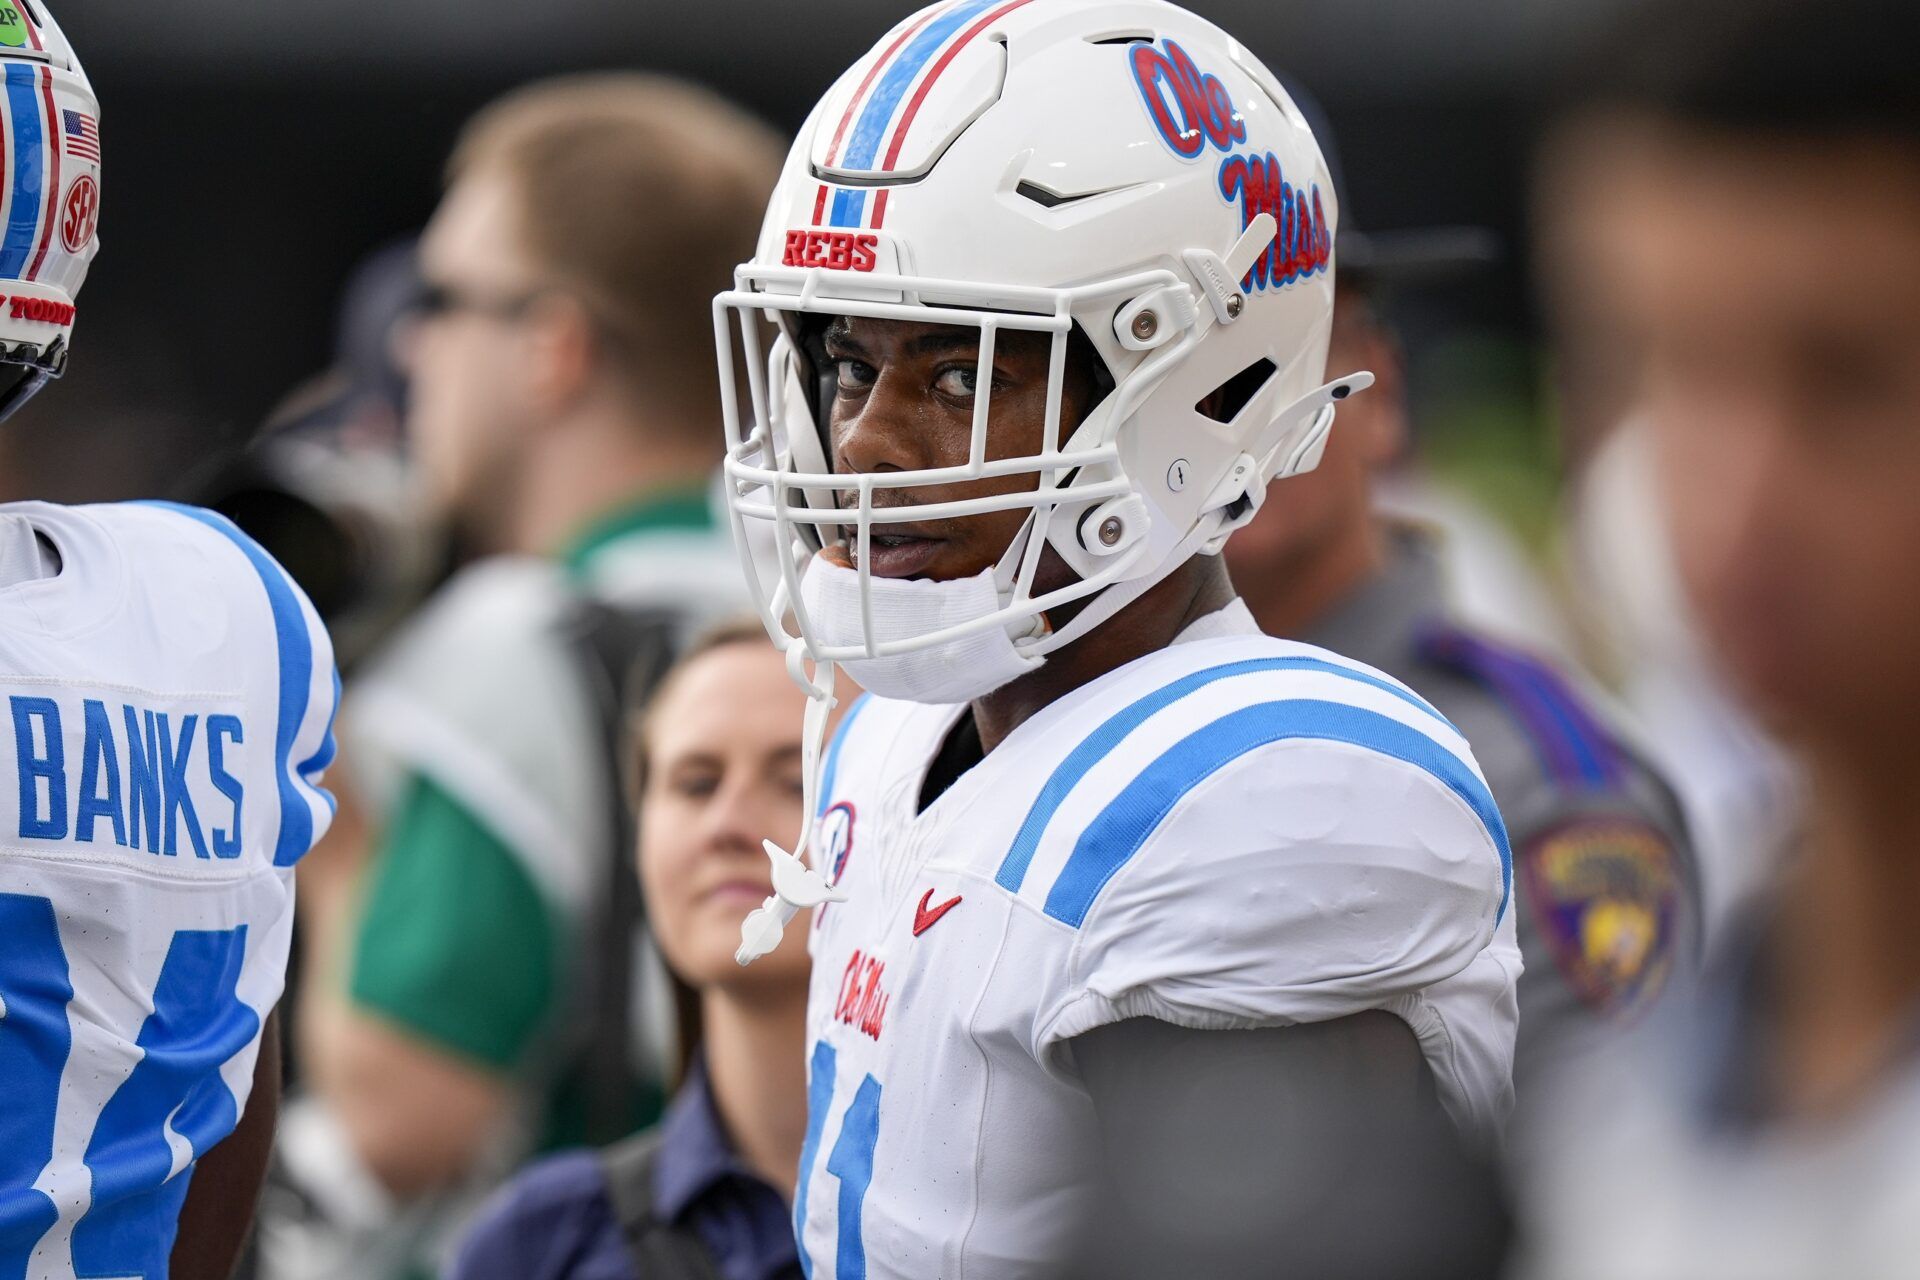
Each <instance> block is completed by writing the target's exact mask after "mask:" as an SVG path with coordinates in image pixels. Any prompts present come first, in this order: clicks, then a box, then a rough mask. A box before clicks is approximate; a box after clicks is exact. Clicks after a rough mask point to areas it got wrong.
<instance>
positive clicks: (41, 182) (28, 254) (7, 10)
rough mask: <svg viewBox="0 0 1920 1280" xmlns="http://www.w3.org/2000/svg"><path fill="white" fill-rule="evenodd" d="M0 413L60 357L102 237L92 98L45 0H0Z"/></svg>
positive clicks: (34, 387)
mask: <svg viewBox="0 0 1920 1280" xmlns="http://www.w3.org/2000/svg"><path fill="white" fill-rule="evenodd" d="M0 75H4V76H5V86H4V93H0V127H4V129H5V136H4V143H5V145H4V147H0V374H4V376H3V377H0V418H5V417H6V416H7V415H8V414H10V413H12V412H13V411H14V410H15V409H17V408H19V407H20V406H21V405H22V404H24V403H26V401H27V400H28V399H29V398H30V397H31V396H32V395H33V394H34V392H36V391H38V390H39V389H40V388H41V387H42V386H44V385H46V382H47V379H49V378H57V377H59V376H60V375H61V374H62V373H63V372H65V370H66V367H67V346H68V342H69V339H70V337H71V335H72V333H73V319H74V299H75V298H76V297H78V296H79V293H80V284H81V282H82V281H83V280H85V279H86V276H87V267H88V265H89V264H90V263H91V262H92V261H93V255H94V254H95V252H97V251H98V249H99V247H100V238H99V234H98V227H99V219H100V104H99V102H98V100H97V99H95V97H94V96H93V86H92V85H91V84H89V83H88V81H87V73H86V72H85V71H83V70H81V68H80V59H79V57H78V56H77V55H75V53H74V51H73V47H72V46H71V45H69V44H68V43H67V38H66V36H64V35H63V34H61V31H60V26H59V24H58V23H56V22H55V21H54V20H53V15H52V14H51V13H49V12H47V8H46V4H45V0H0Z"/></svg>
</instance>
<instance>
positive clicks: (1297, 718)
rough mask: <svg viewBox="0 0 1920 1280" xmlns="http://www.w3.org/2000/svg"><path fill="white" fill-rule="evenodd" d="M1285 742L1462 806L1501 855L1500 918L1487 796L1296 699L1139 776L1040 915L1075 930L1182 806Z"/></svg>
mask: <svg viewBox="0 0 1920 1280" xmlns="http://www.w3.org/2000/svg"><path fill="white" fill-rule="evenodd" d="M1287 738H1317V739H1321V740H1324V741H1330V742H1345V743H1349V744H1351V745H1353V746H1357V747H1364V748H1366V749H1367V750H1369V751H1376V752H1378V753H1380V754H1381V755H1385V756H1391V757H1393V758H1394V759H1396V760H1404V761H1405V762H1407V763H1408V764H1411V765H1414V766H1416V767H1418V768H1420V769H1424V770H1425V771H1426V772H1427V773H1429V774H1431V775H1433V777H1435V778H1436V779H1438V780H1439V781H1440V782H1442V783H1444V784H1445V785H1446V787H1447V788H1448V789H1449V790H1451V791H1452V792H1453V793H1454V794H1455V795H1457V796H1459V797H1460V798H1461V799H1462V800H1463V801H1465V802H1466V804H1467V807H1468V808H1470V809H1472V810H1473V812H1474V813H1475V815H1477V816H1478V817H1479V819H1480V822H1481V824H1482V825H1483V826H1485V827H1486V830H1487V834H1488V835H1489V836H1490V837H1491V838H1492V840H1493V843H1494V846H1495V848H1497V849H1498V850H1499V853H1500V886H1501V888H1500V908H1499V912H1498V913H1497V914H1496V915H1495V917H1494V919H1495V921H1496V922H1497V921H1498V920H1499V919H1500V918H1501V916H1504V915H1505V914H1506V910H1507V898H1508V895H1509V893H1510V892H1511V889H1512V884H1513V852H1512V849H1511V847H1510V846H1509V845H1508V843H1507V828H1506V824H1505V823H1504V822H1502V821H1501V819H1500V810H1499V809H1498V808H1497V807H1496V806H1495V805H1494V802H1493V795H1492V794H1491V793H1490V792H1489V791H1488V790H1487V786H1486V784H1485V783H1484V782H1482V781H1481V780H1480V779H1479V777H1478V776H1477V775H1476V774H1475V773H1474V772H1473V770H1472V769H1470V768H1468V767H1467V765H1466V763H1465V762H1464V761H1462V760H1461V759H1460V757H1458V756H1456V755H1454V754H1453V752H1451V751H1449V750H1447V749H1446V748H1445V747H1443V746H1441V745H1440V744H1439V743H1437V742H1435V741H1434V740H1433V739H1432V738H1429V737H1428V736H1427V735H1426V734H1424V733H1421V732H1420V731H1419V730H1418V729H1414V728H1411V727H1409V726H1408V725H1405V724H1403V723H1401V722H1400V721H1398V720H1395V719H1394V718H1392V717H1391V716H1383V715H1381V714H1380V713H1379V712H1377V711H1368V710H1366V709H1364V708H1362V707H1354V706H1348V705H1346V704H1344V703H1338V702H1323V701H1320V700H1317V699H1309V698H1296V699H1290V700H1287V701H1284V702H1263V703H1258V704H1256V705H1254V706H1251V707H1243V708H1241V709H1240V710H1238V711H1232V712H1229V713H1228V714H1226V715H1224V716H1222V717H1221V718H1220V719H1218V720H1215V721H1214V722H1213V723H1211V724H1209V725H1206V726H1205V727H1203V728H1201V729H1198V730H1196V731H1194V732H1193V733H1191V734H1188V735H1187V736H1186V737H1185V738H1183V739H1181V740H1180V741H1179V742H1178V743H1176V744H1175V745H1174V746H1173V747H1171V748H1169V749H1168V750H1167V751H1166V752H1165V753H1163V754H1162V755H1161V756H1160V758H1159V759H1157V760H1155V761H1154V762H1153V763H1152V764H1150V765H1148V766H1147V767H1146V768H1145V769H1144V770H1142V771H1141V772H1140V775H1139V776H1138V777H1136V778H1135V779H1134V780H1133V781H1132V782H1130V783H1128V784H1127V786H1126V788H1125V789H1124V790H1122V791H1121V792H1120V794H1119V795H1117V796H1115V797H1114V798H1113V800H1112V802H1111V803H1109V804H1108V805H1107V807H1106V808H1105V809H1104V810H1102V811H1101V813H1100V816H1099V817H1097V818H1095V819H1094V820H1093V822H1092V823H1090V824H1089V825H1088V827H1087V829H1086V830H1085V831H1084V832H1083V833H1081V836H1080V840H1079V842H1078V843H1077V844H1076V845H1075V846H1074V849H1073V853H1072V855H1071V856H1069V857H1068V859H1067V865H1066V866H1065V867H1064V868H1062V870H1061V872H1060V878H1059V879H1058V880H1056V881H1054V885H1053V889H1052V890H1051V891H1050V892H1049V893H1048V894H1047V902H1046V908H1045V910H1046V913H1047V914H1048V915H1050V916H1052V917H1053V918H1054V919H1056V920H1059V921H1062V922H1063V923H1066V924H1069V925H1072V926H1074V927H1075V928H1078V927H1079V926H1080V924H1081V923H1082V922H1083V921H1084V920H1085V919H1086V918H1087V912H1088V911H1089V910H1091V909H1092V907H1093V902H1094V899H1095V898H1097V897H1098V896H1099V894H1100V890H1101V889H1102V888H1104V887H1105V886H1106V884H1107V882H1108V881H1109V880H1111V879H1113V877H1114V876H1115V875H1117V874H1118V873H1119V871H1120V869H1121V868H1122V867H1124V866H1126V865H1127V863H1128V861H1129V860H1131V859H1132V857H1133V855H1134V854H1136V853H1138V852H1139V851H1140V846H1141V845H1143V844H1145V843H1146V842H1147V840H1148V838H1149V837H1151V836H1152V835H1153V833H1154V832H1155V831H1156V830H1157V829H1158V828H1159V826H1160V823H1161V822H1162V821H1163V820H1164V819H1165V818H1166V816H1167V814H1168V813H1170V812H1172V810H1173V807H1174V806H1175V805H1176V804H1178V803H1179V802H1180V799H1181V797H1182V796H1184V795H1186V794H1187V792H1189V791H1191V790H1193V788H1195V787H1196V786H1198V785H1200V783H1201V782H1203V781H1205V780H1206V779H1207V778H1209V777H1211V776H1212V775H1213V774H1214V773H1216V772H1218V771H1219V770H1220V769H1222V768H1224V767H1225V766H1226V765H1228V764H1230V763H1231V762H1233V761H1234V760H1237V759H1239V758H1240V757H1241V756H1243V755H1245V754H1247V753H1248V752H1249V751H1253V750H1255V749H1256V748H1259V747H1263V746H1266V745H1268V744H1269V743H1273V742H1279V741H1281V740H1283V739H1287Z"/></svg>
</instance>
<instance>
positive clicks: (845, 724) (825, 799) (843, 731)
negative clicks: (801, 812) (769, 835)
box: [813, 693, 873, 818]
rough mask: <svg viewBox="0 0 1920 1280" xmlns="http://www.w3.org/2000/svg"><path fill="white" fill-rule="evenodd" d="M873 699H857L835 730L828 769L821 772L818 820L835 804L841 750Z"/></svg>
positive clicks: (829, 749)
mask: <svg viewBox="0 0 1920 1280" xmlns="http://www.w3.org/2000/svg"><path fill="white" fill-rule="evenodd" d="M871 697H873V695H872V694H870V693H863V694H861V695H860V696H859V697H857V698H855V699H854V700H853V705H852V706H850V707H848V708H847V714H846V715H845V716H843V717H841V720H840V727H839V728H837V729H835V730H834V733H833V741H832V742H831V743H829V744H828V746H827V763H826V767H825V768H823V769H821V770H820V798H819V804H818V806H817V811H816V812H815V813H814V815H813V816H814V817H816V818H817V817H819V816H820V815H821V814H823V813H825V812H826V811H827V809H828V808H829V807H831V806H832V804H833V784H834V781H835V780H836V779H837V778H838V777H839V775H840V748H842V747H844V746H846V745H847V731H848V730H849V729H851V728H853V722H854V721H855V720H857V719H858V718H859V717H860V713H861V711H863V710H864V709H865V708H866V705H867V700H868V699H869V698H871Z"/></svg>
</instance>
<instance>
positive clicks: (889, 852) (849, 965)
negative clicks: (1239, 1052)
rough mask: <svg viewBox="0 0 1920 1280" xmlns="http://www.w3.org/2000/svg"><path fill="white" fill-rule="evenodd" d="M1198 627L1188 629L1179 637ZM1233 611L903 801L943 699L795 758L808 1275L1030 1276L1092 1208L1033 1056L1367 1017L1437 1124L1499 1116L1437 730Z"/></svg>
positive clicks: (1399, 698)
mask: <svg viewBox="0 0 1920 1280" xmlns="http://www.w3.org/2000/svg"><path fill="white" fill-rule="evenodd" d="M1201 632H1206V633H1209V634H1210V636H1211V638H1205V639H1192V638H1191V636H1192V635H1194V634H1198V633H1201ZM1251 632H1254V627H1253V624H1252V619H1251V617H1249V616H1248V615H1247V613H1246V610H1245V607H1244V606H1243V605H1240V604H1239V603H1238V602H1236V603H1235V604H1234V605H1233V606H1231V607H1230V609H1228V610H1224V611H1222V613H1220V614H1216V615H1214V617H1213V618H1209V619H1203V620H1202V622H1201V623H1199V624H1196V627H1195V628H1193V629H1191V630H1190V632H1189V635H1188V636H1187V637H1183V640H1184V641H1185V642H1184V643H1179V644H1175V645H1174V646H1172V647H1170V648H1168V649H1165V650H1163V651H1161V652H1159V653H1155V654H1153V655H1150V656H1148V657H1146V658H1143V659H1141V660H1139V661H1136V662H1133V663H1131V664H1129V665H1127V666H1125V667H1122V668H1121V669H1119V670H1117V671H1114V672H1112V673H1110V674H1108V675H1107V676H1105V677H1103V678H1101V679H1099V680H1096V681H1094V682H1093V683H1091V684H1089V685H1087V686H1085V687H1083V688H1081V689H1079V690H1077V691H1075V692H1074V693H1072V694H1070V695H1069V696H1067V697H1065V698H1063V699H1061V700H1060V701H1058V702H1055V703H1053V704H1052V705H1051V706H1049V707H1047V708H1046V709H1045V710H1043V711H1041V712H1040V713H1039V714H1038V715H1035V716H1034V717H1033V718H1032V719H1030V720H1028V721H1027V722H1026V723H1025V724H1023V725H1021V726H1020V727H1019V728H1018V729H1016V730H1015V731H1014V732H1013V733H1012V734H1011V735H1009V736H1008V737H1007V739H1006V740H1005V741H1004V742H1002V743H1001V744H1000V745H999V746H998V747H996V748H995V749H994V750H993V751H992V752H991V753H990V754H988V755H987V756H986V758H985V759H984V760H983V761H982V762H980V763H978V764H976V765H975V766H974V767H973V768H972V769H970V770H968V771H967V772H966V773H965V774H963V775H962V776H961V777H960V778H959V779H958V780H957V781H955V782H954V783H953V784H952V786H950V787H949V788H948V789H947V791H946V792H945V793H943V794H942V795H940V796H939V797H938V798H937V799H935V800H934V801H933V803H932V804H931V805H930V806H928V808H927V809H926V811H925V812H919V811H918V802H919V794H920V790H921V785H922V781H923V779H924V776H925V774H926V771H927V767H928V764H929V763H930V762H931V761H932V760H933V759H934V757H935V755H936V753H937V752H938V751H939V749H940V746H941V744H942V743H943V742H944V740H945V738H946V736H947V734H948V732H949V731H950V730H951V729H952V727H953V726H954V724H955V723H956V721H957V720H958V718H959V717H960V715H961V714H962V713H963V711H964V708H963V707H958V706H949V707H938V706H920V705H915V704H912V703H904V702H893V701H886V700H881V699H875V698H867V699H864V700H863V701H862V702H861V703H859V704H857V705H856V706H855V707H854V708H853V709H851V710H850V711H849V713H848V716H847V718H846V720H845V722H844V723H843V726H842V728H841V729H840V731H839V734H838V735H837V737H836V739H835V741H834V743H833V745H832V746H831V747H830V748H829V752H828V758H827V763H826V766H825V768H824V771H823V772H824V777H823V789H822V804H823V811H822V815H821V825H820V827H819V836H818V843H817V844H816V846H815V847H816V849H817V851H818V852H817V854H816V856H817V858H818V859H819V863H820V865H821V866H823V867H824V868H826V869H827V870H828V872H829V874H831V875H833V876H835V877H837V879H838V881H839V883H840V884H841V885H842V886H843V887H844V888H845V890H846V891H847V893H848V895H849V897H848V900H847V901H846V902H844V903H835V904H830V905H828V906H826V907H824V908H822V909H820V911H818V912H817V913H816V918H815V921H814V925H813V932H812V950H813V956H814V967H813V979H812V982H813V985H812V989H811V998H810V1000H809V1006H808V1018H807V1020H808V1038H809V1041H810V1049H809V1054H810V1060H809V1067H808V1103H809V1107H808V1120H807V1135H806V1145H805V1148H804V1150H803V1152H802V1155H801V1165H800V1180H799V1184H798V1187H797V1192H796V1201H795V1206H794V1209H795V1216H796V1219H797V1222H798V1225H799V1229H800V1237H801V1247H802V1253H803V1256H804V1257H805V1259H806V1260H807V1261H806V1266H807V1269H808V1273H809V1275H810V1276H811V1277H812V1280H852V1278H853V1277H859V1276H869V1277H879V1276H898V1277H912V1278H913V1280H927V1278H928V1277H933V1276H945V1277H958V1276H963V1275H967V1276H993V1277H1007V1276H1040V1275H1052V1274H1057V1273H1058V1272H1059V1269H1060V1265H1061V1263H1062V1262H1063V1260H1065V1259H1064V1258H1063V1254H1064V1252H1065V1251H1066V1250H1068V1249H1069V1248H1070V1247H1071V1241H1070V1237H1069V1235H1068V1233H1069V1232H1070V1231H1071V1230H1072V1229H1073V1227H1074V1225H1075V1224H1076V1223H1079V1222H1082V1221H1084V1220H1085V1215H1086V1214H1087V1213H1088V1212H1089V1211H1090V1210H1091V1209H1092V1207H1093V1205H1092V1197H1093V1196H1094V1195H1095V1194H1097V1182H1096V1172H1095V1171H1096V1170H1097V1169H1098V1168H1099V1161H1100V1154H1099V1140H1098V1135H1097V1131H1096V1128H1095V1117H1094V1113H1093V1108H1092V1103H1091V1101H1090V1099H1089V1097H1088V1095H1087V1093H1086V1091H1085V1089H1084V1087H1083V1086H1082V1085H1081V1084H1080V1083H1079V1081H1078V1080H1077V1079H1076V1077H1075V1075H1074V1072H1073V1068H1072V1064H1071V1061H1070V1055H1068V1054H1066V1053H1065V1052H1063V1048H1064V1046H1065V1045H1066V1044H1067V1043H1068V1042H1069V1041H1071V1040H1072V1039H1073V1038H1074V1037H1075V1036H1077V1035H1080V1034H1081V1033H1083V1032H1086V1031H1089V1030H1091V1029H1093V1028H1094V1027H1098V1026H1101V1025H1103V1024H1106V1023H1110V1022H1115V1021H1119V1020H1121V1019H1125V1018H1133V1017H1151V1018H1157V1019H1161V1020H1164V1021H1167V1022H1171V1023H1175V1024H1177V1025H1180V1026H1186V1027H1195V1028H1222V1029H1232V1028H1249V1027H1263V1026H1285V1025H1289V1024H1293V1023H1302V1022H1319V1021H1324V1020H1327V1019H1332V1018H1339V1017H1344V1016H1347V1015H1350V1014H1355V1013H1359V1012H1361V1011H1363V1010H1368V1009H1385V1010H1387V1011H1389V1012H1392V1013H1394V1014H1396V1015H1398V1016H1399V1017H1401V1018H1402V1019H1404V1020H1405V1021H1406V1023H1407V1024H1408V1026H1409V1027H1411V1028H1412V1030H1413V1031H1414V1033H1415V1035H1416V1036H1417V1037H1418V1039H1419V1042H1420V1045H1421V1048H1422V1050H1423V1051H1424V1053H1425V1056H1426V1060H1427V1062H1428V1064H1429V1065H1430V1067H1431V1068H1432V1071H1433V1075H1434V1078H1435V1080H1436V1082H1437V1085H1438V1088H1439V1092H1440V1096H1441V1098H1442V1099H1443V1101H1444V1103H1445V1105H1446V1106H1447V1108H1448V1109H1449V1111H1450V1112H1451V1114H1452V1115H1453V1116H1454V1117H1455V1119H1456V1120H1457V1121H1458V1122H1460V1123H1461V1124H1462V1125H1463V1126H1466V1127H1469V1128H1472V1129H1475V1130H1484V1129H1489V1128H1492V1127H1493V1126H1495V1125H1497V1123H1498V1121H1499V1119H1500V1118H1501V1116H1502V1115H1503V1113H1504V1112H1505V1110H1506V1108H1507V1107H1508V1105H1509V1103H1510V1100H1511V1091H1512V1090H1511V1084H1510V1080H1511V1067H1512V1058H1513V1039H1514V1030H1515V1025H1516V1021H1517V1015H1516V1008H1515V999H1514V983H1515V980H1516V979H1517V977H1518V976H1519V972H1520V954H1519V950H1518V947H1517V946H1516V945H1515V942H1514V926H1513V918H1512V914H1511V913H1510V912H1509V911H1508V909H1507V907H1508V902H1507V899H1508V893H1509V887H1510V881H1511V872H1510V865H1509V863H1510V859H1509V854H1508V850H1507V844H1506V835H1505V831H1504V829H1503V827H1502V826H1501V822H1500V817H1499V814H1498V812H1497V811H1496V809H1495V807H1494V803H1493V799H1492V797H1491V795H1490V794H1489V793H1488V791H1487V788H1486V784H1485V782H1484V781H1483V780H1482V778H1481V776H1480V772H1479V769H1478V767H1477V766H1476V765H1475V764H1474V761H1473V757H1472V755H1471V753H1470V752H1469V750H1468V748H1467V744H1466V742H1465V740H1464V739H1462V738H1461V737H1460V735H1459V734H1458V733H1457V732H1456V731H1455V730H1454V729H1453V727H1452V726H1451V725H1449V724H1448V723H1447V721H1446V720H1444V719H1443V718H1442V717H1441V716H1440V715H1439V713H1438V712H1436V711H1434V710H1433V709H1432V708H1431V707H1430V706H1428V705H1427V704H1426V703H1425V702H1424V701H1423V700H1422V699H1421V698H1420V697H1419V696H1418V695H1416V694H1414V693H1412V692H1411V691H1409V690H1408V689H1407V688H1406V687H1405V686H1404V685H1402V684H1400V683H1398V682H1397V681H1394V680H1393V679H1391V678H1390V677H1387V676H1383V675H1381V674H1379V673H1377V672H1375V671H1373V670H1372V669H1371V668H1368V667H1363V666H1361V665H1360V664H1358V663H1354V662H1349V661H1347V660H1346V659H1343V658H1339V657H1336V656H1335V655H1333V654H1330V653H1327V652H1325V651H1323V650H1319V649H1314V648H1311V647H1309V646H1306V645H1300V644H1294V643H1290V642H1287V641H1281V640H1274V639H1270V638H1268V637H1265V636H1261V635H1258V634H1257V633H1253V634H1246V633H1251Z"/></svg>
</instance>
